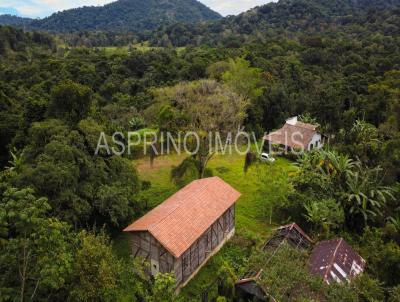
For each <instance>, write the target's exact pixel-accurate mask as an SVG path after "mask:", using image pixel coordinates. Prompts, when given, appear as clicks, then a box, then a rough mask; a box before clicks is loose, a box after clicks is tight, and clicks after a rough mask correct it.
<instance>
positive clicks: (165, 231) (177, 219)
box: [124, 177, 240, 287]
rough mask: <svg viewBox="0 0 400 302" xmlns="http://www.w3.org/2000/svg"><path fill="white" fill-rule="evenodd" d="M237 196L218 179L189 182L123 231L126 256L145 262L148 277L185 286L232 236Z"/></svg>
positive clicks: (228, 186)
mask: <svg viewBox="0 0 400 302" xmlns="http://www.w3.org/2000/svg"><path fill="white" fill-rule="evenodd" d="M239 197H240V193H239V192H238V191H236V190H235V189H234V188H232V187H231V186H230V185H229V184H227V183H226V182H224V181H223V180H222V179H221V178H219V177H211V178H206V179H200V180H195V181H193V182H192V183H190V184H189V185H187V186H186V187H184V188H183V189H181V190H180V191H178V192H177V193H175V194H174V195H172V196H171V197H170V198H168V199H167V200H166V201H164V202H163V203H162V204H160V205H159V206H158V207H156V208H155V209H153V210H152V211H150V212H149V213H147V214H146V215H145V216H143V217H142V218H140V219H138V220H137V221H135V222H134V223H132V224H131V225H130V226H128V227H127V228H126V229H125V230H124V231H125V232H129V233H130V234H131V236H132V237H131V245H132V254H133V255H134V257H139V256H140V257H142V258H144V259H146V260H147V261H149V262H150V264H151V273H152V274H153V275H156V274H157V273H159V272H161V273H170V272H174V273H175V275H176V280H177V286H178V287H181V286H184V285H186V284H187V282H189V280H190V279H191V278H192V277H193V276H194V275H195V274H196V273H197V272H198V271H199V270H200V268H201V267H202V266H203V265H204V264H205V263H206V262H207V260H208V259H210V257H211V256H212V255H213V254H214V253H216V252H217V251H218V250H219V249H220V248H221V247H222V246H223V244H224V243H225V242H226V241H227V240H228V239H229V238H230V237H232V236H233V235H234V233H235V203H236V201H237V200H238V198H239Z"/></svg>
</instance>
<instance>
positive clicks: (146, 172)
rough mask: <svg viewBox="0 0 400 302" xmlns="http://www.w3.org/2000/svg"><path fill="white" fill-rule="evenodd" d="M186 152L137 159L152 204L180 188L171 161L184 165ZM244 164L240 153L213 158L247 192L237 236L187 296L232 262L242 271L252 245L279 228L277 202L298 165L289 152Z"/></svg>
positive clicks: (217, 169)
mask: <svg viewBox="0 0 400 302" xmlns="http://www.w3.org/2000/svg"><path fill="white" fill-rule="evenodd" d="M184 158H185V155H176V154H174V155H168V156H163V157H159V158H157V159H156V160H155V162H154V166H153V167H152V168H151V167H150V162H149V159H140V160H137V161H134V165H135V166H136V167H137V169H138V171H139V175H140V178H141V179H142V180H146V181H150V182H151V184H152V186H151V188H150V189H149V190H148V191H147V192H146V195H147V197H148V199H149V207H150V208H152V207H155V206H156V205H158V204H159V203H161V202H162V201H164V200H165V199H166V198H168V197H169V196H170V195H172V194H173V193H174V192H176V191H177V190H179V188H178V187H177V186H176V185H175V184H174V183H173V182H172V181H171V177H170V173H171V167H172V166H176V165H178V164H179V163H180V162H181V161H182V160H183V159H184ZM243 166H244V155H239V154H232V155H215V156H214V157H213V159H212V160H211V161H210V163H209V166H208V167H209V168H211V169H212V171H213V174H214V175H215V176H219V177H221V178H222V179H224V180H225V181H226V182H227V183H229V184H230V185H231V186H233V187H234V188H235V189H237V190H238V191H239V192H241V193H242V196H241V197H240V199H239V200H238V202H237V205H236V236H235V237H234V238H233V239H231V240H230V242H228V243H227V244H226V245H225V246H224V247H223V248H222V250H221V251H220V252H219V253H217V254H216V255H215V256H214V257H213V258H212V259H211V260H210V261H209V262H208V263H207V264H206V265H205V266H204V267H203V268H202V269H201V271H200V273H199V274H198V275H197V276H196V277H195V278H194V279H193V280H192V281H191V282H190V283H189V284H188V285H187V286H186V287H185V288H184V289H182V291H181V293H180V295H182V296H183V297H184V299H185V301H197V300H199V297H200V294H201V292H202V291H203V289H204V288H206V287H207V286H208V285H209V284H210V283H212V281H213V280H214V279H215V278H216V277H217V274H218V271H219V270H220V269H221V268H222V267H229V268H230V269H231V270H232V274H235V275H238V274H240V273H241V272H242V270H243V268H245V266H246V259H247V257H248V256H249V254H250V252H251V250H252V249H253V248H254V247H256V246H258V245H259V244H260V243H261V242H263V241H264V240H265V239H266V237H267V236H268V234H269V233H270V232H271V230H272V229H273V227H274V225H273V223H271V221H270V216H271V211H270V209H271V203H272V202H273V201H275V202H279V198H280V197H281V195H282V194H283V193H284V191H286V190H287V189H288V186H289V184H288V177H290V173H291V172H293V171H295V169H296V168H295V167H294V166H293V164H292V163H291V162H290V161H288V160H286V159H283V158H278V159H277V161H276V162H274V163H272V164H267V163H263V164H261V163H260V164H258V165H255V166H252V167H251V168H250V169H249V170H248V172H247V173H246V174H245V173H244V170H243ZM121 239H122V240H121ZM121 239H120V240H118V241H117V242H116V246H117V247H118V248H121V249H122V250H125V251H126V249H127V248H128V246H127V245H126V243H124V242H123V241H125V242H126V237H122V238H121ZM119 253H120V254H121V253H122V252H121V251H119ZM127 253H129V251H127ZM123 254H124V253H122V255H123Z"/></svg>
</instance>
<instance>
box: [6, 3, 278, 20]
mask: <svg viewBox="0 0 400 302" xmlns="http://www.w3.org/2000/svg"><path fill="white" fill-rule="evenodd" d="M113 1H115V0H0V14H12V15H19V16H24V17H31V18H37V17H45V16H48V15H50V14H52V13H54V12H57V11H60V10H64V9H69V8H73V7H80V6H84V5H87V6H89V5H104V4H106V3H110V2H113ZM143 1H146V0H143ZM200 2H203V3H204V4H205V5H207V6H208V7H210V8H211V9H213V10H215V11H217V12H219V13H220V14H222V15H223V16H226V15H236V14H238V13H241V12H244V11H246V10H248V9H250V8H252V7H255V6H257V5H262V4H265V3H268V2H271V0H200Z"/></svg>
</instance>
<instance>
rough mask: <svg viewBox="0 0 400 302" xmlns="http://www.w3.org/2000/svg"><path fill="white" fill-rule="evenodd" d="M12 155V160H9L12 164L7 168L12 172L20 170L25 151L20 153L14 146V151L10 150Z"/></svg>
mask: <svg viewBox="0 0 400 302" xmlns="http://www.w3.org/2000/svg"><path fill="white" fill-rule="evenodd" d="M10 155H11V160H9V161H8V163H9V164H10V166H8V167H6V169H7V170H8V171H10V172H19V171H20V170H21V167H22V165H23V163H24V160H23V152H22V153H19V154H18V151H17V149H16V148H14V149H13V151H10Z"/></svg>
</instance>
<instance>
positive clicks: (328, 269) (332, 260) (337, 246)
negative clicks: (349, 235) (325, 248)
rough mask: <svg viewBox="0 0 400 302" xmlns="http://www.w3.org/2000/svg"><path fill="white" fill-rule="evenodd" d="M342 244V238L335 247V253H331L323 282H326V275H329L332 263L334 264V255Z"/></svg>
mask: <svg viewBox="0 0 400 302" xmlns="http://www.w3.org/2000/svg"><path fill="white" fill-rule="evenodd" d="M342 242H343V238H340V239H339V242H338V244H337V245H336V248H335V251H334V252H333V255H332V259H331V262H330V264H329V265H328V267H327V269H326V272H325V276H324V281H326V279H327V275H328V273H329V272H330V271H331V269H332V266H333V262H334V260H335V258H336V253H337V251H338V250H339V247H340V245H341V244H342Z"/></svg>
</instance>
